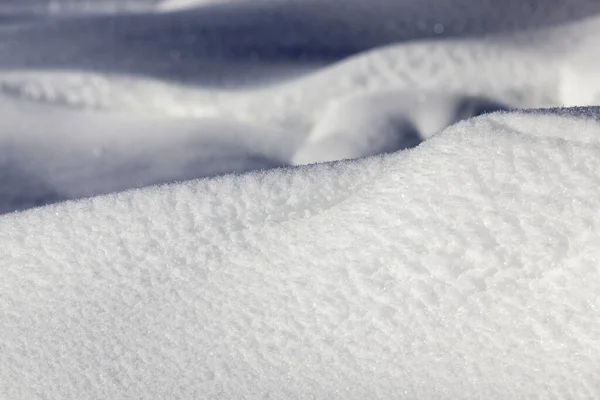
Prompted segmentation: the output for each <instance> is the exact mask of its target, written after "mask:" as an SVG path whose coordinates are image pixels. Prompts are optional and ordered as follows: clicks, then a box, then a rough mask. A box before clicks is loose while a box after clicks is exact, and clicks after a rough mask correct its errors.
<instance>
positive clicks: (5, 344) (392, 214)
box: [0, 109, 600, 399]
mask: <svg viewBox="0 0 600 400" xmlns="http://www.w3.org/2000/svg"><path fill="white" fill-rule="evenodd" d="M579 111H580V114H581V116H580V117H579V118H578V119H576V118H575V117H574V116H572V115H570V114H569V113H568V112H565V111H557V113H556V114H549V115H539V114H536V113H525V114H521V113H511V114H493V115H491V116H484V117H480V118H476V119H470V120H467V121H463V122H460V123H458V124H457V125H454V126H453V127H451V128H449V129H447V130H446V131H444V132H443V133H442V134H439V135H436V136H434V137H433V138H431V139H429V140H428V141H426V142H425V143H423V144H421V145H420V146H419V147H417V148H416V149H413V150H408V151H404V152H399V153H394V154H391V155H386V156H378V157H372V158H365V159H361V160H356V161H351V162H338V163H332V164H322V165H315V166H310V167H300V168H296V169H282V170H272V171H267V172H257V173H251V174H246V175H241V176H224V177H221V178H216V179H211V180H201V181H194V182H189V183H184V184H178V185H171V186H163V187H154V188H148V189H143V190H136V191H129V192H125V193H120V194H114V195H109V196H106V197H99V198H95V199H91V200H82V201H79V202H71V203H65V204H59V205H55V206H49V207H46V208H41V209H36V210H32V211H28V212H24V213H18V214H9V215H5V216H2V217H0V242H1V243H2V246H1V247H0V260H1V263H2V268H0V326H2V333H1V334H0V353H1V354H2V363H0V394H2V397H5V398H10V399H22V398H23V399H25V398H27V399H29V398H38V397H40V398H146V399H150V398H155V399H159V398H267V397H269V398H344V399H348V398H357V399H364V398H372V399H374V398H385V399H390V398H492V397H493V398H507V399H513V398H529V397H551V396H556V397H562V398H591V397H598V396H600V383H599V380H598V378H597V371H600V340H599V338H600V297H599V296H598V286H599V284H600V275H599V269H598V265H599V262H600V236H599V235H598V232H599V228H600V214H599V213H598V207H597V206H598V204H600V156H599V154H600V123H598V122H597V121H596V120H595V119H594V118H593V116H594V115H595V114H596V113H597V110H594V109H588V110H579ZM590 116H591V117H590Z"/></svg>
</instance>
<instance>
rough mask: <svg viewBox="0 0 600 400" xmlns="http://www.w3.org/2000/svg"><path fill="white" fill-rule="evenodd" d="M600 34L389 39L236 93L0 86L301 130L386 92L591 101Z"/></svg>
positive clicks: (34, 79) (64, 101)
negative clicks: (334, 106) (330, 111)
mask: <svg viewBox="0 0 600 400" xmlns="http://www.w3.org/2000/svg"><path fill="white" fill-rule="evenodd" d="M578 27H580V28H581V29H580V30H578V29H577V28H578ZM599 30H600V20H599V19H598V18H597V17H595V18H589V19H587V20H584V21H577V22H573V23H571V24H569V25H568V26H566V27H565V26H558V27H554V28H548V29H546V30H543V31H542V32H523V33H519V34H514V35H510V36H496V37H494V36H492V37H483V38H479V39H446V40H429V41H418V42H414V43H403V44H395V45H390V46H387V47H382V48H377V49H374V50H371V51H367V52H363V53H361V54H358V55H356V56H353V57H350V58H348V59H346V60H344V61H341V62H339V63H337V64H334V65H332V66H329V67H326V68H323V69H321V70H319V71H316V72H314V73H312V74H309V75H307V76H303V77H300V78H297V79H295V80H293V81H290V82H284V83H280V84H274V85H270V86H267V87H265V88H245V89H241V90H236V91H231V90H224V89H209V88H204V87H201V86H183V85H180V84H173V83H168V82H166V81H161V80H158V79H151V78H140V77H139V76H138V77H134V76H131V75H119V74H108V75H107V74H97V73H82V72H69V71H61V72H49V71H46V72H43V73H40V71H30V72H27V73H16V72H4V73H2V75H1V76H0V90H1V91H2V92H3V93H6V94H9V95H11V96H16V97H20V98H26V99H29V100H33V101H36V102H43V103H53V104H59V105H66V106H70V107H77V108H91V109H103V110H112V111H119V112H137V113H141V114H144V113H148V112H152V113H154V114H165V115H176V116H188V117H190V116H191V117H207V116H208V117H216V118H230V119H236V120H238V121H244V122H252V123H258V124H264V125H271V126H278V127H285V128H287V129H293V130H300V131H302V132H308V131H309V130H310V129H311V128H312V127H313V126H314V124H315V123H317V122H318V121H319V119H320V118H321V117H322V116H323V112H324V110H326V109H327V108H328V107H329V106H330V104H331V103H332V102H336V101H338V100H340V99H344V98H346V97H354V96H360V95H370V94H373V93H377V92H379V91H388V90H398V91H400V90H405V91H413V92H418V91H428V92H435V91H437V92H440V93H441V95H443V93H446V92H460V93H463V94H464V95H470V96H486V97H488V98H490V99H491V100H493V101H495V102H498V103H500V104H506V105H509V106H511V107H518V108H532V107H548V106H564V105H567V106H574V105H589V104H595V103H596V100H597V99H598V96H600V78H598V77H597V76H596V75H597V73H596V72H595V71H596V69H595V65H597V62H598V60H597V56H596V54H597V53H598V52H597V51H596V50H597V44H596V40H595V38H596V37H597V32H598V31H599ZM570 39H572V40H570ZM568 43H571V44H572V46H571V47H569V46H568ZM549 49H550V50H549Z"/></svg>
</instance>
